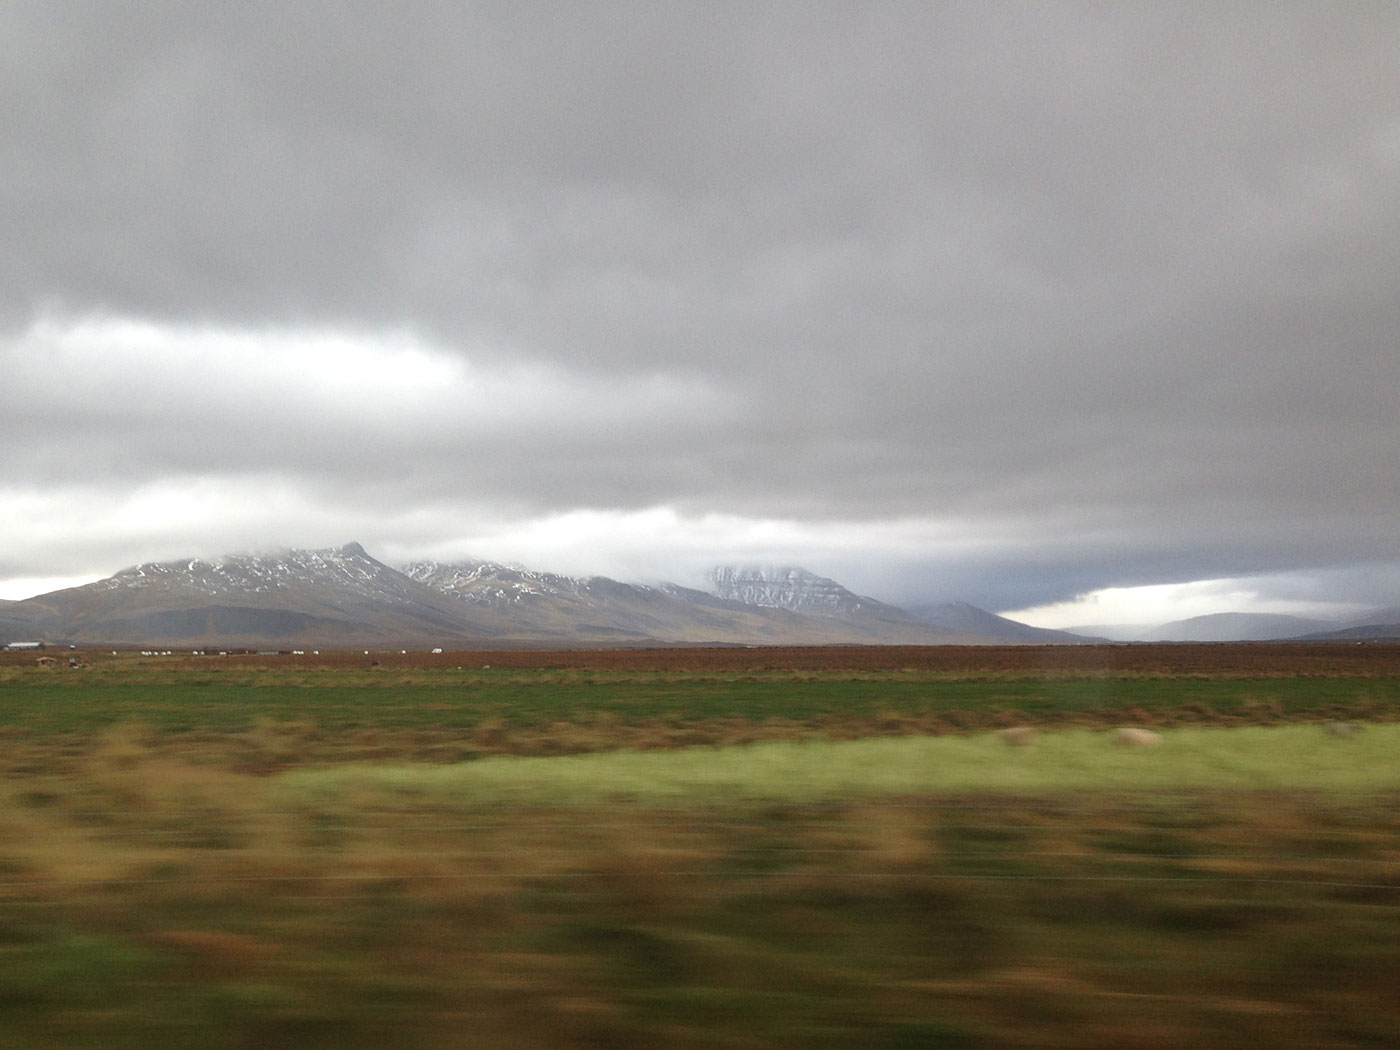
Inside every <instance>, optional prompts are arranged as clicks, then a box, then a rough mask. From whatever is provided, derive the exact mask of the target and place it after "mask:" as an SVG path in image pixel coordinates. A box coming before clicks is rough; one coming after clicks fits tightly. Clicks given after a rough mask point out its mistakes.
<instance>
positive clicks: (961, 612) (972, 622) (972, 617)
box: [909, 602, 1106, 645]
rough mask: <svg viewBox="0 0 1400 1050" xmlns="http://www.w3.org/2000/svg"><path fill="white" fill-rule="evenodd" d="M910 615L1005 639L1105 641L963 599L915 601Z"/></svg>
mask: <svg viewBox="0 0 1400 1050" xmlns="http://www.w3.org/2000/svg"><path fill="white" fill-rule="evenodd" d="M909 612H910V614H911V615H913V616H914V617H916V618H917V619H919V620H922V621H923V622H924V623H927V624H930V625H931V626H934V627H938V628H941V629H943V630H945V631H960V632H963V633H965V634H976V635H982V636H985V637H988V638H1000V639H1005V640H1007V641H1015V642H1031V643H1039V644H1043V645H1055V644H1079V645H1083V644H1086V643H1090V642H1103V641H1106V639H1105V638H1103V637H1102V636H1097V637H1096V636H1091V635H1085V634H1075V633H1072V632H1070V631H1056V630H1052V629H1050V628H1048V627H1032V626H1031V625H1030V624H1026V623H1021V622H1019V621H1017V620H1009V619H1007V618H1006V617H1005V616H998V615H997V614H996V613H990V612H987V610H985V609H979V608H977V606H975V605H969V604H968V603H967V602H940V603H934V604H929V605H915V606H911V607H910V609H909Z"/></svg>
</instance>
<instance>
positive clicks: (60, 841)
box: [0, 645, 1400, 1050]
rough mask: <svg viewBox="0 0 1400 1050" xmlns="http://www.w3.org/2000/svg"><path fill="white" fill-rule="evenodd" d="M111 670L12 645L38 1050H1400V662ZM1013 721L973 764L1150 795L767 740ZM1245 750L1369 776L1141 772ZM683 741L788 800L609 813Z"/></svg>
mask: <svg viewBox="0 0 1400 1050" xmlns="http://www.w3.org/2000/svg"><path fill="white" fill-rule="evenodd" d="M57 655H59V656H61V657H62V658H63V662H64V663H66V660H67V654H66V653H59V654H57ZM82 659H83V660H84V661H85V662H88V663H90V667H88V668H86V669H83V670H81V671H70V670H68V669H66V668H64V667H60V668H58V669H55V670H46V669H40V668H38V667H36V666H35V656H34V654H4V656H3V657H0V703H3V704H4V705H5V707H4V710H5V711H7V712H8V714H7V715H6V724H5V725H4V726H0V763H3V766H2V767H0V768H3V776H2V777H0V1046H4V1047H7V1048H9V1047H13V1048H16V1050H31V1048H32V1050H58V1048H65V1050H66V1048H88V1047H93V1048H96V1047H102V1048H104V1050H105V1048H115V1050H121V1048H125V1047H133V1048H134V1047H138V1046H139V1047H143V1048H144V1047H149V1046H161V1047H174V1048H179V1047H191V1048H194V1047H200V1048H206V1047H209V1048H254V1047H257V1048H277V1047H289V1048H290V1047H297V1048H314V1047H336V1048H356V1047H406V1048H430V1047H432V1048H436V1047H473V1048H487V1050H493V1048H502V1050H504V1048H519V1047H541V1048H544V1047H551V1048H554V1047H558V1048H572V1047H658V1046H665V1047H681V1048H688V1047H696V1048H700V1047H736V1048H737V1047H751V1048H757V1047H793V1048H797V1047H802V1048H808V1047H817V1048H823V1047H833V1048H834V1047H850V1046H858V1047H862V1048H865V1047H870V1048H875V1050H908V1048H924V1047H929V1048H936V1047H986V1048H991V1047H1025V1048H1030V1047H1061V1048H1091V1047H1115V1048H1119V1047H1121V1048H1142V1050H1148V1048H1167V1047H1180V1046H1191V1047H1198V1048H1202V1050H1214V1048H1225V1047H1238V1046H1252V1045H1277V1046H1308V1047H1320V1048H1343V1047H1345V1048H1352V1047H1357V1048H1359V1047H1393V1046H1400V808H1398V807H1397V805H1396V803H1397V802H1400V755H1397V756H1394V757H1393V758H1392V757H1391V756H1390V755H1389V752H1388V751H1387V748H1388V747H1389V746H1390V745H1389V743H1388V742H1389V741H1391V740H1392V739H1394V737H1393V736H1392V735H1389V734H1391V733H1393V729H1394V727H1392V726H1388V725H1386V723H1388V722H1393V721H1395V714H1396V706H1397V705H1396V703H1395V700H1394V697H1395V696H1396V693H1397V689H1396V686H1397V683H1400V647H1394V646H1344V645H1322V646H1285V645H1278V646H1275V645H1259V646H1105V647H1093V646H1090V647H1073V648H1071V647H1063V648H1061V647H1055V648H1043V647H1005V648H988V649H983V648H919V649H904V648H897V649H879V648H843V649H768V650H765V649H738V648H735V649H703V650H702V649H650V650H625V651H614V652H596V651H575V652H554V653H545V652H529V651H493V652H489V653H488V652H480V651H477V652H471V653H444V654H436V655H435V654H426V653H408V654H402V653H398V652H376V653H372V654H370V655H368V656H367V655H366V654H365V653H364V652H363V651H357V652H354V653H336V654H328V653H322V654H319V655H317V656H311V655H308V656H305V657H291V656H264V657H258V656H230V657H226V658H221V657H190V656H188V655H186V656H182V657H176V656H171V657H162V658H146V657H141V656H139V655H138V654H132V653H121V654H119V655H118V656H116V657H112V656H111V654H110V651H107V652H106V653H101V652H93V653H86V654H82ZM487 665H489V667H488V666H487ZM459 668H460V669H462V670H459ZM816 694H820V699H821V704H816V705H815V706H814V704H815V702H814V701H813V700H812V697H813V696H814V695H816ZM1201 695H1207V696H1208V698H1209V704H1205V703H1202V702H1200V701H1199V699H1198V698H1199V696H1201ZM717 704H719V705H721V707H722V711H721V713H720V714H718V715H715V714H714V713H713V712H714V711H715V710H716V707H715V705H717ZM735 704H740V705H742V704H748V705H752V706H753V711H752V712H751V713H750V715H749V716H747V717H745V716H739V715H735V714H734V707H733V705H735ZM804 704H806V705H808V706H806V707H804V706H803V705H804ZM954 707H956V710H952V709H953V708H954ZM784 712H786V713H784ZM954 714H956V715H957V717H952V716H953V715H954ZM1341 715H1346V716H1348V717H1350V718H1355V719H1356V720H1357V721H1358V722H1359V724H1361V726H1362V730H1361V732H1360V734H1359V735H1358V736H1357V737H1355V738H1344V737H1337V736H1333V735H1328V734H1327V733H1326V732H1325V731H1324V729H1323V724H1324V723H1325V722H1327V721H1328V720H1329V719H1332V718H1335V717H1338V716H1341ZM1013 717H1014V718H1015V720H1016V721H1017V722H1018V723H1029V724H1033V725H1036V726H1038V727H1039V728H1040V729H1041V731H1042V738H1041V740H1040V741H1039V742H1038V743H1035V744H1033V745H1031V746H1029V747H1027V748H1010V747H1005V746H1002V745H996V746H995V747H992V746H991V744H987V745H986V746H984V747H983V749H982V750H981V751H974V752H972V753H973V754H974V755H975V756H981V757H980V758H978V761H981V762H984V763H985V762H992V763H1001V764H1006V768H1007V769H1008V770H1010V769H1012V768H1013V767H1012V765H1011V764H1012V763H1022V764H1024V763H1026V762H1028V761H1031V760H1033V759H1034V758H1035V756H1036V755H1037V754H1044V753H1045V752H1044V751H1043V750H1041V751H1037V748H1041V749H1043V748H1045V747H1048V746H1049V744H1048V743H1047V741H1050V740H1055V739H1058V737H1057V736H1056V735H1055V734H1057V733H1058V732H1059V731H1060V730H1062V729H1063V730H1064V731H1065V732H1067V733H1070V732H1078V733H1080V734H1085V733H1088V734H1089V735H1088V736H1085V737H1083V739H1084V740H1086V741H1088V743H1087V744H1085V745H1084V746H1085V747H1088V748H1093V747H1098V746H1102V747H1103V748H1104V749H1105V750H1104V751H1103V755H1104V756H1105V759H1104V761H1105V762H1106V763H1107V762H1108V761H1109V759H1110V758H1111V760H1112V763H1113V764H1114V765H1115V768H1117V769H1119V770H1120V773H1115V774H1114V775H1115V776H1117V777H1121V776H1124V775H1126V776H1127V777H1128V778H1129V779H1128V780H1126V781H1125V780H1122V779H1116V780H1111V781H1110V780H1105V781H1104V783H1103V784H1102V785H1097V786H1095V785H1089V786H1083V785H1081V786H1079V787H1076V788H1073V789H1066V788H1046V789H1040V790H1025V789H1017V790H1013V791H1008V790H984V789H976V790H969V789H943V790H920V791H901V792H898V793H893V794H891V793H885V794H880V793H875V794H871V795H860V796H859V797H857V796H856V795H853V794H852V795H848V794H844V793H842V792H840V791H838V792H836V793H835V794H831V793H827V794H820V793H815V794H813V795H812V796H811V797H810V798H808V797H802V796H800V795H793V794H792V793H791V792H790V791H789V790H788V789H789V788H790V787H791V785H790V784H788V783H786V782H784V781H783V780H782V778H783V777H784V776H785V774H784V773H782V772H781V771H777V770H780V768H781V767H778V766H776V765H775V766H771V767H770V766H769V763H772V762H776V760H777V759H776V756H777V755H778V754H779V752H775V751H771V750H765V748H769V747H770V746H774V745H776V746H779V747H785V746H797V745H804V743H808V742H810V743H811V744H812V745H813V746H817V747H829V748H830V749H831V750H830V751H829V752H821V753H823V754H827V753H829V754H830V756H831V758H830V764H831V766H832V771H833V775H834V774H836V773H839V772H840V770H839V769H838V768H837V766H838V765H839V763H840V762H842V761H844V759H843V758H842V757H841V756H842V755H844V754H845V752H843V751H842V750H841V748H842V747H843V742H847V741H853V742H857V743H859V742H860V741H862V740H873V739H891V740H894V742H895V743H896V744H897V743H899V740H895V739H894V738H901V739H903V740H907V741H908V742H910V743H911V744H913V743H917V742H919V741H921V740H927V739H928V738H929V736H930V735H931V734H933V735H944V736H946V737H947V738H948V740H949V741H950V742H954V743H959V742H965V743H966V744H967V745H968V746H969V747H972V746H974V745H977V742H978V741H979V740H982V739H984V737H983V736H982V735H980V734H984V733H985V732H986V731H987V730H989V729H991V728H994V727H995V726H997V725H1001V724H1004V723H1006V722H1007V721H1009V720H1011V719H1012V718H1013ZM1112 724H1134V725H1140V724H1141V725H1147V724H1150V725H1155V726H1158V727H1159V728H1164V730H1165V732H1166V733H1167V734H1168V738H1167V742H1166V743H1165V744H1164V745H1163V746H1162V747H1160V748H1154V749H1151V750H1150V752H1148V751H1144V752H1143V753H1142V754H1141V755H1137V754H1132V753H1128V752H1124V751H1122V750H1116V751H1115V750H1113V749H1112V747H1111V745H1110V744H1108V743H1107V742H1104V743H1103V744H1102V745H1099V744H1097V743H1094V741H1097V740H1101V739H1102V740H1104V741H1107V739H1108V738H1107V734H1098V735H1094V733H1093V732H1092V730H1094V729H1096V728H1106V727H1108V726H1110V725H1112ZM1070 726H1078V727H1080V728H1078V729H1075V730H1070V729H1069V728H1067V727H1070ZM1207 726H1218V727H1221V728H1217V729H1214V730H1206V729H1203V728H1201V727H1207ZM1230 726H1241V727H1243V726H1253V727H1254V728H1252V729H1249V730H1242V731H1243V732H1248V733H1253V734H1255V736H1251V737H1245V736H1241V737H1240V738H1239V739H1241V740H1244V739H1248V740H1255V741H1257V740H1260V739H1267V737H1260V736H1259V735H1258V734H1267V733H1269V732H1271V731H1272V730H1275V729H1286V730H1289V731H1290V732H1293V733H1294V734H1295V735H1294V736H1290V737H1289V738H1288V739H1290V740H1296V739H1301V740H1302V741H1303V742H1304V743H1303V750H1302V751H1297V750H1294V751H1289V752H1286V756H1287V757H1285V752H1280V758H1279V765H1281V766H1287V765H1288V764H1289V763H1290V762H1293V763H1297V764H1298V765H1299V766H1300V767H1301V766H1302V765H1303V764H1305V763H1304V760H1305V759H1306V760H1307V762H1310V763H1312V766H1318V765H1319V763H1320V764H1321V765H1322V766H1323V767H1324V768H1325V766H1326V763H1329V762H1334V763H1338V764H1341V766H1343V767H1344V766H1345V765H1347V764H1365V765H1367V766H1369V767H1371V768H1370V769H1369V771H1367V772H1368V773H1369V775H1368V776H1367V777H1364V778H1362V779H1360V780H1358V781H1357V786H1348V787H1341V788H1332V787H1328V788H1318V787H1312V786H1301V787H1300V786H1293V787H1290V786H1288V783H1287V775H1286V774H1287V770H1286V769H1285V770H1284V771H1283V773H1282V774H1281V777H1282V779H1281V781H1277V782H1276V781H1271V782H1270V785H1269V786H1268V787H1262V786H1253V787H1252V786H1249V784H1248V780H1247V777H1246V779H1245V781H1244V786H1243V787H1241V786H1240V784H1241V779H1240V774H1239V771H1238V770H1236V769H1230V768H1227V769H1225V770H1224V773H1225V774H1228V775H1231V776H1233V779H1232V780H1231V781H1230V783H1231V784H1232V785H1234V786H1232V787H1230V788H1228V789H1226V788H1220V787H1210V786H1199V785H1195V786H1189V787H1172V786H1170V785H1168V786H1166V787H1163V786H1162V785H1161V783H1160V782H1154V783H1157V786H1154V787H1147V786H1135V785H1134V783H1133V782H1132V779H1131V778H1132V776H1133V767H1134V766H1135V765H1136V764H1141V765H1142V766H1143V768H1144V769H1146V768H1148V767H1149V764H1150V763H1162V762H1172V761H1177V760H1178V759H1179V758H1180V756H1181V755H1182V754H1183V752H1184V751H1185V750H1187V742H1189V741H1192V740H1197V739H1204V738H1197V737H1192V736H1190V735H1189V734H1191V733H1203V732H1208V731H1209V732H1214V733H1215V734H1217V735H1216V736H1214V737H1211V739H1212V740H1217V739H1224V740H1227V741H1228V740H1229V739H1231V736H1230V733H1231V730H1230V729H1229V728H1227V727H1230ZM1290 727H1291V728H1290ZM1173 733H1177V734H1181V735H1179V736H1172V735H1171V734H1173ZM1297 733H1302V734H1304V735H1303V736H1302V737H1297V736H1296V734H1297ZM1308 734H1311V735H1308ZM990 739H991V740H993V741H994V740H995V738H990ZM1066 739H1069V738H1068V737H1067V738H1066ZM1074 739H1076V740H1078V739H1080V738H1078V737H1075V738H1074ZM1310 742H1311V743H1310ZM1076 746H1078V745H1076ZM1290 746H1293V745H1290ZM618 749H622V750H618ZM658 751H659V752H660V755H659V758H660V760H662V761H664V762H665V763H671V762H673V761H674V762H676V763H680V762H682V761H683V762H685V763H689V764H690V765H688V766H686V768H694V769H697V770H703V769H704V768H705V767H706V765H707V763H709V762H710V759H709V758H708V757H707V756H714V759H715V760H716V761H718V760H720V759H730V758H735V757H736V756H737V760H738V761H739V763H740V769H741V772H743V773H744V775H745V776H751V777H752V784H754V785H756V787H755V788H754V790H753V792H752V794H751V796H749V797H745V798H741V799H735V798H733V797H729V796H724V797H720V796H711V795H710V794H708V793H707V789H704V788H701V787H697V788H695V789H694V790H693V791H691V792H690V793H689V794H682V795H679V796H676V795H668V796H664V797H663V796H661V795H654V796H653V795H648V794H647V788H646V785H645V784H642V785H641V786H640V787H638V788H636V789H635V790H634V789H632V788H631V787H629V788H628V789H627V791H626V792H624V794H625V797H617V798H609V797H607V792H608V791H609V790H610V788H611V787H613V786H619V790H621V788H620V784H621V781H618V784H617V785H614V784H613V783H612V781H611V780H610V777H611V776H613V775H614V774H615V775H616V776H618V777H621V776H622V775H623V772H622V771H623V770H624V769H630V768H631V767H629V766H627V762H628V761H630V760H629V759H628V756H629V755H634V754H638V753H641V754H647V753H655V752H658ZM585 752H587V753H589V754H587V755H585V756H584V757H586V758H588V759H589V760H592V761H596V763H597V764H596V766H590V767H588V768H596V769H598V770H600V772H599V773H598V777H599V778H600V782H599V783H595V784H591V785H589V787H588V790H587V791H586V792H583V793H581V794H579V795H578V796H577V797H572V798H571V797H567V796H566V797H563V798H560V799H557V800H553V801H550V800H541V798H540V797H539V796H538V794H537V789H538V786H539V785H538V783H537V780H536V778H538V777H540V776H542V775H543V774H544V773H545V772H547V771H548V770H549V769H552V768H554V767H553V766H552V763H556V762H565V763H566V762H570V761H576V760H575V759H570V758H569V757H568V756H569V755H571V754H582V753H585ZM931 753H933V754H943V752H941V751H936V750H935V751H934V752H931ZM1223 753H1224V754H1225V755H1226V762H1227V764H1228V762H1229V761H1230V759H1229V755H1230V752H1229V751H1228V748H1227V749H1226V750H1225V751H1224V752H1223ZM673 754H674V759H673V758H672V755H673ZM948 754H950V755H951V754H953V752H948ZM556 755H557V756H560V757H558V758H552V757H548V756H556ZM513 756H531V757H523V758H517V757H513ZM609 756H617V762H616V764H609V763H610V762H611V761H612V759H611V758H610V757H609ZM1243 757H1248V756H1243ZM1243 757H1242V758H1241V761H1243ZM1256 757H1257V756H1256ZM949 761H952V759H951V758H950V759H949ZM745 762H747V763H748V765H744V763H745ZM493 763H495V765H492V764H493ZM531 763H535V764H531ZM1392 763H1393V764H1392ZM488 767H490V769H489V770H488ZM380 769H383V770H386V771H387V773H388V774H389V775H387V776H386V778H384V779H381V780H376V779H375V778H374V776H373V775H372V774H373V773H374V771H376V770H380ZM477 769H480V770H481V771H483V772H486V771H492V772H495V773H496V774H498V781H497V782H498V783H503V784H504V785H505V786H504V788H501V787H497V788H496V789H494V790H495V791H496V793H495V794H493V795H491V796H489V797H488V796H486V795H482V794H480V793H473V792H474V791H475V790H476V789H473V788H471V787H470V785H471V784H472V783H474V781H472V780H470V779H469V778H468V777H467V775H468V774H471V773H473V772H474V771H475V770H477ZM1182 769H1183V771H1184V773H1183V775H1185V771H1188V767H1187V766H1185V765H1183V766H1182ZM1121 770H1126V771H1127V772H1126V774H1123V773H1121ZM357 771H364V772H365V773H366V775H365V776H362V777H361V776H359V773H358V772H357ZM458 771H461V772H462V774H463V777H464V779H462V780H460V781H458V780H454V779H452V778H453V777H456V776H457V774H458ZM609 771H613V772H609ZM974 772H977V771H976V770H974ZM820 774H821V770H820V769H819V770H818V771H817V773H816V774H814V775H815V776H817V777H818V778H819V777H820ZM627 775H629V776H632V775H635V774H633V773H628V774H627ZM978 775H980V776H985V770H984V771H983V772H981V773H979V774H978ZM992 775H993V776H994V777H995V775H996V769H995V767H994V768H993V769H992ZM502 777H503V778H504V779H503V780H501V779H500V778H502ZM511 777H517V778H518V779H517V780H515V781H512V780H511ZM338 778H341V779H338ZM444 778H445V779H444ZM459 783H460V784H461V785H463V786H460V787H458V786H454V785H457V784H459ZM512 783H514V784H515V785H517V789H518V797H517V798H514V799H513V797H512V793H511V792H512V790H513V789H512V787H511V785H512ZM1143 783H1144V784H1146V783H1147V782H1146V781H1144V782H1143ZM1300 783H1301V781H1300ZM765 785H766V786H767V788H772V789H774V790H772V792H771V794H770V795H769V796H768V797H765V791H766V790H767V788H765ZM778 789H781V790H778ZM814 790H816V789H814Z"/></svg>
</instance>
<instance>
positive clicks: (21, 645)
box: [5, 642, 44, 653]
mask: <svg viewBox="0 0 1400 1050" xmlns="http://www.w3.org/2000/svg"><path fill="white" fill-rule="evenodd" d="M43 647H44V643H43V642H9V643H7V644H6V646H5V651H6V652H7V653H16V652H20V651H21V650H24V649H42V648H43Z"/></svg>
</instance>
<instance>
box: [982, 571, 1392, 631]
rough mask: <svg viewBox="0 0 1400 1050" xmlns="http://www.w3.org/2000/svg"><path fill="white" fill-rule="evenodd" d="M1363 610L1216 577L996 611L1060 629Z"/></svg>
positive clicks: (1333, 614) (1092, 593)
mask: <svg viewBox="0 0 1400 1050" xmlns="http://www.w3.org/2000/svg"><path fill="white" fill-rule="evenodd" d="M1365 608H1366V607H1365V606H1361V605H1342V604H1339V603H1335V602H1316V601H1300V600H1293V599H1278V598H1265V597H1263V596H1262V595H1261V594H1260V591H1259V589H1258V588H1257V587H1256V586H1254V585H1252V584H1251V582H1250V581H1248V580H1240V579H1221V580H1193V581H1191V582H1189V583H1159V584H1150V585H1146V586H1142V587H1105V588H1103V589H1101V590H1097V591H1090V592H1089V593H1088V594H1081V595H1079V596H1078V597H1077V598H1074V599H1073V600H1071V601H1064V602H1055V603H1052V604H1050V605H1037V606H1034V607H1032V608H1028V609H1013V610H1010V611H1008V612H1003V613H1002V614H1001V615H1003V616H1005V617H1007V618H1008V619H1012V620H1019V621H1020V622H1022V623H1028V624H1030V625H1031V626H1033V627H1050V628H1054V629H1056V630H1066V629H1069V628H1074V627H1088V626H1096V625H1103V626H1108V625H1115V624H1123V625H1135V626H1136V625H1144V626H1149V625H1156V624H1162V623H1170V622H1173V621H1175V620H1188V619H1191V618H1192V617H1194V616H1209V615H1212V614H1215V613H1231V612H1240V613H1281V614H1284V615H1289V616H1305V617H1315V618H1317V619H1342V618H1345V617H1346V616H1349V615H1352V614H1356V613H1360V612H1362V611H1364V609H1365Z"/></svg>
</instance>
